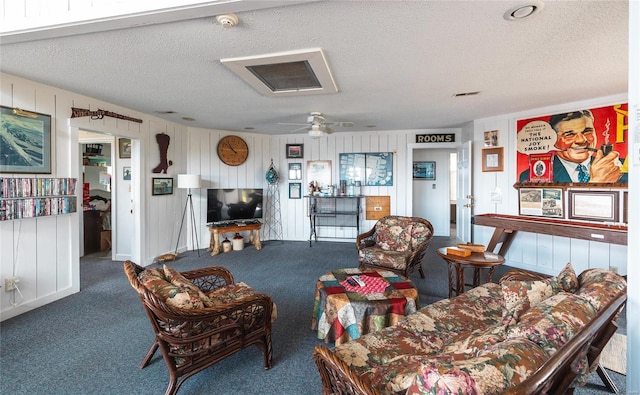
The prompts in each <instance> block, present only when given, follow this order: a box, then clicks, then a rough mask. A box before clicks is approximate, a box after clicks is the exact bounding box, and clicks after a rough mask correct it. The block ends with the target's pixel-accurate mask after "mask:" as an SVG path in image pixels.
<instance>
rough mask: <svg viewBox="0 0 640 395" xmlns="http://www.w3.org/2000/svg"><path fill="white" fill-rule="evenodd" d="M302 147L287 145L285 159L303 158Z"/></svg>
mask: <svg viewBox="0 0 640 395" xmlns="http://www.w3.org/2000/svg"><path fill="white" fill-rule="evenodd" d="M303 157H304V146H303V145H302V144H287V158H303Z"/></svg>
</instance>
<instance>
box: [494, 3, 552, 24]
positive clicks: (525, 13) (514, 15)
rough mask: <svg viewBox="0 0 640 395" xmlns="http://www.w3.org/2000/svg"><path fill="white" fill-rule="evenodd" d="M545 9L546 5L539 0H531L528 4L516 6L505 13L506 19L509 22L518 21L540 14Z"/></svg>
mask: <svg viewBox="0 0 640 395" xmlns="http://www.w3.org/2000/svg"><path fill="white" fill-rule="evenodd" d="M542 8H544V3H543V2H542V1H539V0H531V1H529V2H527V3H524V4H521V5H518V6H515V7H512V8H510V9H509V10H507V12H505V13H504V16H503V17H504V19H506V20H508V21H518V20H521V19H524V18H527V17H530V16H531V15H533V14H535V13H537V12H540V11H541V10H542Z"/></svg>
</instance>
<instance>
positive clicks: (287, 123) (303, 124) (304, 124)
mask: <svg viewBox="0 0 640 395" xmlns="http://www.w3.org/2000/svg"><path fill="white" fill-rule="evenodd" d="M278 125H293V126H309V124H308V123H291V122H278Z"/></svg>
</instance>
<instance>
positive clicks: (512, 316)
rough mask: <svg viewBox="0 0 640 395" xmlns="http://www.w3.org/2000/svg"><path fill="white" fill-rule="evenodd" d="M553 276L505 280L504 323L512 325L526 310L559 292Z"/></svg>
mask: <svg viewBox="0 0 640 395" xmlns="http://www.w3.org/2000/svg"><path fill="white" fill-rule="evenodd" d="M552 282H553V280H552V279H551V278H548V279H544V280H536V281H504V282H503V283H502V284H501V285H502V298H503V299H504V307H505V312H504V315H503V316H502V325H511V324H513V323H515V322H516V321H518V318H520V316H521V315H522V313H524V312H525V311H527V310H529V309H530V308H531V307H533V306H535V305H537V304H538V303H540V302H542V301H543V300H545V299H547V298H549V297H551V296H553V295H555V294H556V293H557V291H556V290H554V287H553V286H552Z"/></svg>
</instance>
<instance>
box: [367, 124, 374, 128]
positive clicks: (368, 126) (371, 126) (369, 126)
mask: <svg viewBox="0 0 640 395" xmlns="http://www.w3.org/2000/svg"><path fill="white" fill-rule="evenodd" d="M365 127H366V128H375V127H376V125H367V126H365Z"/></svg>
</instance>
